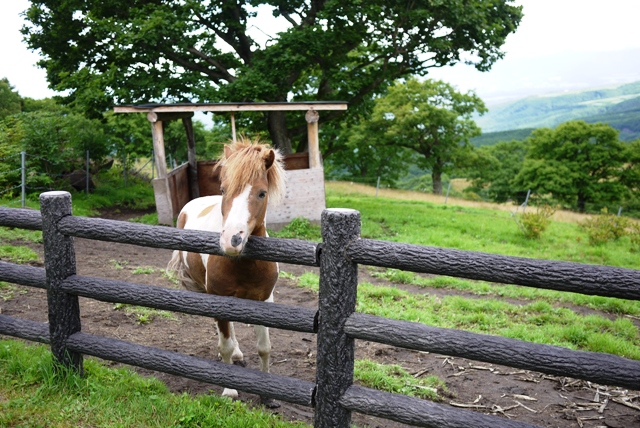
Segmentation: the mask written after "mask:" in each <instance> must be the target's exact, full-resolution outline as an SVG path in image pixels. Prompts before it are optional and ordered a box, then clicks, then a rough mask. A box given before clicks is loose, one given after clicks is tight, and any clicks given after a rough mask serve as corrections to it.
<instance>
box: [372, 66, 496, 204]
mask: <svg viewBox="0 0 640 428" xmlns="http://www.w3.org/2000/svg"><path fill="white" fill-rule="evenodd" d="M485 111H486V108H485V106H484V103H483V102H482V100H481V99H480V98H479V97H477V96H476V95H475V94H473V93H471V92H470V93H466V94H461V93H459V92H457V91H456V90H455V89H454V88H453V87H452V86H451V85H449V84H447V83H445V82H442V81H433V80H425V81H424V82H419V81H418V80H417V79H413V78H412V79H409V80H407V81H406V82H404V83H401V82H398V83H396V84H395V85H394V86H392V87H391V88H389V92H388V94H387V95H385V96H384V97H381V98H379V99H377V100H376V102H375V106H374V108H373V113H372V116H371V121H370V122H368V124H367V132H368V134H369V135H377V139H378V141H379V143H378V144H384V145H388V146H391V147H394V148H396V149H395V150H396V151H398V148H405V149H408V150H411V151H413V152H415V153H417V154H419V155H420V156H419V157H418V165H419V166H420V167H421V168H423V169H427V170H430V171H431V176H432V179H433V191H434V193H438V194H440V193H442V174H443V173H445V172H450V171H452V170H454V168H455V167H459V166H460V164H461V163H463V162H464V161H465V159H466V158H467V157H468V156H469V152H470V149H471V147H470V145H469V138H471V137H474V136H476V135H480V128H478V127H477V126H476V124H475V122H474V121H473V120H472V119H471V117H472V115H473V114H474V113H480V114H482V113H484V112H485Z"/></svg>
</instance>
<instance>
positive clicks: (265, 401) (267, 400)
mask: <svg viewBox="0 0 640 428" xmlns="http://www.w3.org/2000/svg"><path fill="white" fill-rule="evenodd" d="M260 403H261V404H262V405H263V406H264V407H266V408H267V409H277V408H278V407H280V403H278V402H277V401H276V400H274V399H273V398H271V397H263V396H260Z"/></svg>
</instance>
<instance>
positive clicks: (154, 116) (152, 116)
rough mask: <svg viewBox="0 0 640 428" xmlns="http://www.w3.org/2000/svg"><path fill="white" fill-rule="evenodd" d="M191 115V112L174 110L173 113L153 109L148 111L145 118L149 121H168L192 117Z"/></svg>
mask: <svg viewBox="0 0 640 428" xmlns="http://www.w3.org/2000/svg"><path fill="white" fill-rule="evenodd" d="M192 117H193V112H192V111H191V112H175V113H157V112H155V111H150V112H149V113H147V119H148V120H149V122H157V121H159V120H160V121H162V122H168V121H170V120H176V119H187V118H192Z"/></svg>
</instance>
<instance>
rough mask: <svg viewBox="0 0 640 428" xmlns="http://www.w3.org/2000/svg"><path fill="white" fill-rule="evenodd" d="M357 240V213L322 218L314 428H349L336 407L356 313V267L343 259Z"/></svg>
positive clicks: (350, 359)
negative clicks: (349, 325) (349, 321)
mask: <svg viewBox="0 0 640 428" xmlns="http://www.w3.org/2000/svg"><path fill="white" fill-rule="evenodd" d="M359 237H360V213H359V212H358V211H355V210H350V209H338V208H335V209H327V210H324V211H323V212H322V242H323V243H322V250H321V252H320V290H319V296H318V298H319V300H318V354H317V368H316V384H317V387H316V388H317V389H316V406H315V408H316V413H315V417H314V427H315V428H349V426H350V425H351V411H350V410H347V409H345V408H344V407H342V406H341V405H340V398H341V397H342V395H343V394H344V393H345V392H346V390H347V389H348V388H349V387H350V386H351V385H352V383H353V364H354V346H353V343H354V340H353V339H351V338H349V337H348V336H347V334H346V333H345V332H344V325H345V322H346V321H347V319H348V318H349V316H350V315H351V314H353V313H354V312H355V310H356V293H357V289H358V265H357V264H356V263H353V262H351V261H350V260H349V259H347V258H346V257H345V249H346V247H347V246H348V245H349V243H351V242H353V241H354V240H357V239H358V238H359ZM330 314H331V315H330Z"/></svg>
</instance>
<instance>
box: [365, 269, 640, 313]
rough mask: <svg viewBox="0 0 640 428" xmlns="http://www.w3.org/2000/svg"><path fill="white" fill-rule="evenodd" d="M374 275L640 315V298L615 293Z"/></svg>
mask: <svg viewBox="0 0 640 428" xmlns="http://www.w3.org/2000/svg"><path fill="white" fill-rule="evenodd" d="M371 275H372V276H375V277H377V278H382V279H386V280H388V281H390V282H394V283H397V284H412V285H417V286H419V287H424V288H443V289H449V290H460V291H465V292H468V293H472V294H475V295H478V296H492V297H506V298H510V299H521V300H543V301H546V302H549V303H552V304H553V303H557V302H560V303H569V304H572V305H576V306H584V307H587V308H590V309H595V310H599V311H603V312H607V313H610V314H617V315H640V301H635V300H625V299H616V298H613V297H601V296H589V295H585V294H579V293H570V292H561V291H554V290H545V289H541V288H533V287H522V286H518V285H502V284H492V283H488V282H484V281H472V280H467V279H461V278H453V277H449V276H434V277H428V278H424V277H421V276H420V275H417V274H415V273H413V272H406V271H401V270H398V269H386V270H384V271H379V270H375V269H372V271H371Z"/></svg>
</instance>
